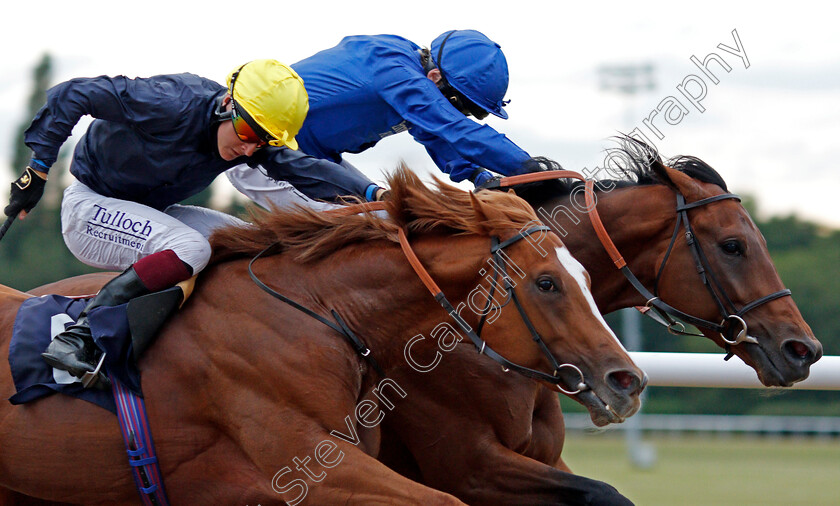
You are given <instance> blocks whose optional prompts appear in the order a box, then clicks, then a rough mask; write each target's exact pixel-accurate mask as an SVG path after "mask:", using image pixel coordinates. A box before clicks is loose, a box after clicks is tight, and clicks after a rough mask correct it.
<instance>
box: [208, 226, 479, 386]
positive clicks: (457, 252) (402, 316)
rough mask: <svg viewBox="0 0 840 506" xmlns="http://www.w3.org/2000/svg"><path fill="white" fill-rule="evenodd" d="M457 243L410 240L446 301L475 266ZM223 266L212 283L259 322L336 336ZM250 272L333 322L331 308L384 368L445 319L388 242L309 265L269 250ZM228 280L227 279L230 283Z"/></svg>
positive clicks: (475, 272)
mask: <svg viewBox="0 0 840 506" xmlns="http://www.w3.org/2000/svg"><path fill="white" fill-rule="evenodd" d="M465 241H468V239H467V238H458V237H451V238H448V240H447V241H445V242H441V241H437V242H436V241H433V240H424V239H419V240H416V241H415V240H414V239H412V244H413V245H414V249H415V251H416V253H417V255H418V256H419V258H420V259H421V262H423V264H424V265H425V266H426V268H427V269H428V271H429V273H430V274H431V276H432V278H433V279H435V281H437V282H438V283H439V285H440V287H441V288H442V289H443V290H444V291H446V292H447V293H446V294H447V296H450V293H453V295H452V296H453V297H455V298H454V299H453V300H460V298H462V297H464V294H463V293H458V292H459V291H462V290H456V289H454V287H457V286H459V285H461V284H464V285H466V283H464V282H463V281H464V280H465V279H466V277H471V278H475V277H477V276H478V270H479V269H480V266H479V265H478V262H477V261H476V262H473V263H475V264H476V265H473V266H469V267H465V265H466V263H465V262H464V261H463V258H462V255H464V253H463V251H464V250H463V248H459V247H457V246H456V245H458V244H464V242H465ZM435 243H436V244H438V245H435ZM485 243H486V246H487V251H488V253H489V240H487V241H482V245H485ZM239 263H242V264H244V263H245V261H239ZM260 264H262V265H260ZM227 270H228V269H214V272H213V273H212V276H213V277H214V281H215V285H216V289H217V290H227V291H232V290H233V288H232V287H233V286H234V285H235V291H237V292H242V293H244V294H245V296H247V297H244V298H246V299H247V298H250V299H252V302H251V303H250V304H253V305H256V306H257V307H259V308H262V309H259V310H257V312H258V313H259V314H255V315H254V318H259V319H261V320H264V326H265V327H270V328H278V329H288V328H289V327H290V326H295V327H300V326H305V327H306V328H307V329H308V332H310V333H311V335H312V336H313V337H315V336H316V335H317V336H319V338H320V336H327V338H328V339H329V340H332V341H335V342H338V341H340V340H342V339H343V338H342V337H341V336H339V335H337V334H336V332H335V331H334V330H332V329H330V328H328V327H327V326H326V325H324V324H323V323H321V322H318V321H316V320H315V319H314V318H312V317H311V316H308V315H306V314H304V313H303V312H299V311H296V310H293V309H291V306H288V305H287V304H285V303H284V302H282V301H280V300H277V299H272V298H268V297H267V296H266V295H265V294H263V292H262V291H261V290H260V289H259V288H258V287H257V286H256V285H255V284H254V283H252V282H251V280H250V279H248V274H247V272H245V271H244V267H243V268H239V267H236V268H235V269H234V270H232V271H229V272H227V273H225V272H222V271H227ZM255 270H256V273H257V275H258V277H260V279H262V280H263V281H264V282H265V283H266V284H267V285H269V286H271V287H273V288H274V289H275V290H277V291H278V292H281V293H282V294H283V295H285V296H286V297H288V298H290V299H292V300H294V301H295V302H297V303H299V304H301V305H303V306H304V307H307V308H309V309H311V310H313V311H315V312H316V313H318V314H320V315H321V316H323V317H325V318H326V319H328V320H330V321H334V319H333V317H332V315H331V311H332V310H335V312H336V313H337V314H338V315H339V316H340V317H341V318H342V319H343V320H344V322H346V324H347V326H348V327H349V328H350V329H351V330H352V331H353V333H354V334H356V335H357V336H358V338H359V339H361V340H362V341H363V342H364V344H365V345H366V346H368V347H369V348H370V349H371V350H372V352H373V354H374V357H375V359H376V360H377V362H378V363H379V364H380V365H381V366H382V367H383V368H386V369H387V368H389V367H391V366H394V365H405V358H404V347H405V345H406V343H407V341H408V340H409V339H410V338H411V337H413V336H416V335H418V334H421V333H424V334H426V335H428V334H429V331H430V330H431V329H432V328H434V327H435V325H436V324H437V323H439V322H440V321H443V320H446V319H447V318H448V316H447V314H446V313H445V312H444V311H443V310H442V308H441V307H440V305H439V304H438V303H437V302H436V301H435V299H434V297H433V295H432V294H431V293H430V292H429V290H427V289H426V288H425V287H424V285H423V284H422V283H421V282H420V280H419V278H418V276H417V274H416V273H415V272H414V271H413V270H412V268H411V266H410V264H409V262H408V260H407V259H406V258H405V256H404V254H403V253H402V251H401V250H400V248H399V246H397V245H395V244H393V243H391V244H386V243H384V242H376V243H368V244H360V245H355V246H350V247H348V248H347V249H346V250H344V251H340V252H337V253H335V254H333V255H331V256H330V257H329V258H327V259H326V260H324V261H321V262H318V263H315V264H303V265H302V264H299V263H296V262H294V261H292V260H290V259H288V258H283V255H277V256H272V257H267V258H265V259H261V260H260V261H259V262H257V265H256V267H255ZM232 274H233V275H234V276H233V277H231V275H232ZM228 282H229V283H232V284H231V285H230V287H228ZM205 290H206V288H205ZM255 296H256V297H255ZM235 298H237V299H243V295H242V294H241V293H240V294H239V295H238V296H235ZM237 304H239V302H237ZM272 313H277V314H276V315H275V314H272ZM278 332H279V333H280V334H282V333H283V331H282V330H278Z"/></svg>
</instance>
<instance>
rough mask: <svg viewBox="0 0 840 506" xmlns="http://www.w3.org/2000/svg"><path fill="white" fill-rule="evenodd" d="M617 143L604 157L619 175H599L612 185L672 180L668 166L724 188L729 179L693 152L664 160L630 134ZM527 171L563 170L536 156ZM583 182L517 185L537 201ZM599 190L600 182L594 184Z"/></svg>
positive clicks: (518, 191) (522, 194)
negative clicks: (669, 177) (690, 154)
mask: <svg viewBox="0 0 840 506" xmlns="http://www.w3.org/2000/svg"><path fill="white" fill-rule="evenodd" d="M615 141H616V142H617V144H618V147H614V148H610V149H608V150H607V156H606V157H605V159H606V161H607V163H606V167H604V169H606V171H607V173H608V174H610V176H612V177H616V178H617V179H599V180H600V181H602V182H603V183H605V184H607V183H608V186H609V187H611V188H612V187H613V185H615V186H616V187H619V188H622V187H627V186H643V185H652V184H666V185H667V184H671V183H670V180H669V179H668V176H667V174H666V171H665V167H670V168H672V169H675V170H678V171H680V172H683V173H684V174H686V175H688V176H690V177H692V178H694V179H697V180H698V181H701V182H704V183H711V184H715V185H718V186H720V187H721V189H723V190H724V191H729V190H728V189H727V188H726V182H725V181H724V180H723V178H722V177H721V176H720V174H718V173H717V171H716V170H715V169H713V168H712V167H711V166H710V165H709V164H708V163H706V162H704V161H703V160H701V159H699V158H697V157H694V156H685V155H681V156H676V157H673V158H668V159H666V160H665V161H664V162H663V160H662V158H661V157H660V156H659V153H658V152H657V151H656V149H655V148H653V147H651V146H650V145H648V144H646V143H645V142H642V141H640V140H638V139H636V138H633V137H630V136H626V135H625V136H619V137H616V138H615ZM524 169H525V171H526V172H539V171H545V170H562V167H561V166H560V164H559V163H557V162H555V161H554V160H551V159H549V158H545V157H535V158H531V159H529V160H527V161H526V162H525V164H524ZM581 184H582V183H581V182H579V181H576V180H568V179H553V180H549V181H540V182H536V183H525V184H521V185H516V186H515V187H514V189H515V191H516V194H517V195H519V196H520V197H522V198H524V199H525V200H527V201H528V202H530V203H531V204H532V205H537V204H540V203H542V202H545V201H546V200H548V199H550V198H554V197H558V196H563V195H569V194H570V193H571V192H572V191H573V190H574V189H575V188H576V187H578V186H579V185H581ZM595 189H596V191H598V189H599V188H598V186H597V185H596V187H595Z"/></svg>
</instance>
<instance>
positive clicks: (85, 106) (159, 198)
mask: <svg viewBox="0 0 840 506" xmlns="http://www.w3.org/2000/svg"><path fill="white" fill-rule="evenodd" d="M227 84H228V86H227V87H224V86H222V85H220V84H218V83H216V82H214V81H211V80H209V79H205V78H202V77H199V76H196V75H193V74H174V75H161V76H155V77H150V78H137V79H129V78H127V77H124V76H118V77H107V76H100V77H95V78H79V79H72V80H70V81H67V82H64V83H62V84H59V85H57V86H55V87H54V88H52V89H50V90H49V91H48V93H47V103H46V105H45V106H44V107H43V108H42V109H41V110H40V111H39V112H38V114H37V115H36V116H35V119H34V120H33V121H32V124H31V125H30V127H29V128H28V129H27V130H26V133H25V137H24V140H25V142H26V145H27V146H29V147H30V148H31V149H32V150H33V159H32V161H31V162H30V165H29V166H28V167H27V168H26V170H25V171H24V173H23V174H22V175H21V177H20V178H19V179H18V180H16V181H15V182H13V183H12V189H11V199H10V203H9V205H8V206H7V207H6V208H5V210H4V211H5V214H6V215H7V216H19V217H20V218H24V217H25V216H26V213H28V212H29V211H31V210H32V208H33V207H34V206H35V205H36V204H37V202H38V200H40V198H41V195H42V194H43V190H44V185H45V183H46V179H47V173H48V171H49V168H50V166H51V165H52V164H53V163H54V162H55V160H56V158H57V156H58V151H59V148H60V147H61V145H62V144H63V143H64V142H65V141H66V140H67V138H68V137H69V136H70V134H71V131H72V129H73V127H74V125H76V123H77V122H78V121H79V119H80V118H81V117H82V116H84V115H86V114H89V115H91V116H93V117H94V118H95V120H94V121H93V122H92V123H91V125H90V127H89V128H88V129H87V132H86V133H85V135H84V136H83V137H82V139H81V140H80V141H79V143H78V145H77V146H76V149H75V152H74V154H73V161H72V165H71V167H70V172H71V173H72V174H73V175H74V176H75V177H76V181H74V182H73V183H72V184H71V185H70V186H69V187H68V188H67V190H66V191H65V192H64V198H63V200H62V205H61V223H62V235H63V237H64V241H65V243H66V244H67V246H68V248H69V249H70V251H71V252H72V253H73V254H74V255H75V256H76V257H77V258H78V259H79V260H81V261H82V262H84V263H86V264H88V265H92V266H95V267H99V268H103V269H110V270H122V271H123V272H122V274H120V275H119V276H117V277H116V278H114V279H112V280H111V281H110V282H108V283H107V284H106V285H105V286H104V287H103V288H102V290H101V291H100V292H99V294H98V295H96V297H95V298H94V299H93V300H92V301H91V302H90V304H89V305H88V306H87V307H86V308H85V311H84V312H83V313H82V315H81V316H80V318H79V320H78V321H77V322H76V323H75V324H74V325H72V326H70V327H69V328H67V329H66V330H65V331H64V332H63V333H61V334H60V335H58V336H57V337H56V338H55V339H54V340H53V341H52V343H51V344H50V346H49V347H48V348H47V350H46V351H45V352H44V354H43V357H44V359H45V360H46V362H47V363H48V364H49V365H51V366H52V367H55V368H57V369H63V370H67V371H69V372H70V373H72V374H73V375H75V376H77V377H83V376H84V375H85V373H88V376H90V373H92V372H93V371H95V370H96V369H97V365H98V364H101V360H102V357H101V353H100V352H99V351H98V349H97V348H96V346H95V345H94V343H93V340H92V337H91V331H90V327H89V326H88V322H87V317H86V315H87V313H88V312H89V311H90V310H91V309H93V308H95V307H99V306H116V305H119V304H123V303H126V302H128V301H129V300H131V299H132V298H135V297H138V296H141V295H145V294H148V293H151V292H156V291H160V290H164V289H167V288H169V287H172V286H174V285H175V284H177V283H179V282H181V281H184V280H187V279H189V278H190V277H192V276H194V275H195V274H197V273H198V272H199V271H201V270H202V269H203V268H204V267H205V266H206V265H207V263H208V261H209V259H210V253H211V251H210V244H209V242H208V240H207V238H208V237H209V235H210V234H211V233H212V231H213V230H214V229H216V228H218V227H220V226H224V225H229V224H235V223H242V221H241V220H238V219H237V218H234V217H232V216H229V215H226V214H224V213H220V212H217V211H213V210H210V209H205V208H200V207H195V206H182V205H178V202H180V201H182V200H184V199H186V198H188V197H190V196H192V195H194V194H196V193H198V192H200V191H201V190H203V189H204V188H206V187H207V186H208V185H209V184H210V183H211V182H212V181H213V179H214V178H215V177H216V176H217V175H219V174H221V173H222V172H224V171H226V170H227V169H229V168H231V167H233V166H236V165H240V164H246V165H245V167H247V169H248V170H252V171H255V169H254V168H255V167H260V168H261V170H264V171H266V173H267V174H269V175H270V176H271V177H272V178H274V179H277V180H284V181H288V182H289V183H291V184H292V185H293V186H294V187H295V188H296V190H295V191H296V192H297V196H298V199H297V200H298V202H302V203H304V204H306V201H309V202H314V201H313V200H310V199H335V198H336V197H338V196H343V195H357V196H364V195H367V196H368V197H369V198H370V199H374V198H377V197H380V196H381V195H382V194H383V192H384V189H382V188H379V187H378V186H376V185H375V184H373V183H372V182H371V181H370V180H369V179H368V178H367V177H365V176H363V175H362V174H361V173H358V172H357V171H351V170H348V169H346V168H345V167H342V166H340V165H337V164H334V163H332V162H329V161H327V160H323V159H318V158H314V157H312V156H308V155H306V154H304V153H302V152H300V151H297V147H298V146H297V142H296V141H295V136H296V135H297V134H298V131H299V130H300V127H301V124H302V123H303V121H304V118H305V117H306V114H307V110H308V97H307V94H306V90H305V89H304V86H303V82H302V80H301V78H300V77H299V76H298V75H297V73H295V72H294V70H292V69H291V68H289V67H288V66H286V65H283V64H281V63H280V62H278V61H276V60H255V61H252V62H249V63H247V64H245V65H243V66H240V67H238V68H236V69H234V71H233V72H231V73H230V75H229V76H228V79H227ZM298 190H299V191H298ZM94 382H95V380H93V381H91V382H90V383H89V384H93V383H94ZM87 384H88V383H86V386H87Z"/></svg>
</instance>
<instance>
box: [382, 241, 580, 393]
mask: <svg viewBox="0 0 840 506" xmlns="http://www.w3.org/2000/svg"><path fill="white" fill-rule="evenodd" d="M550 230H551V229H549V228H548V227H546V226H542V225H541V226H535V227H531V228H529V229H527V230H525V231H522V232H519V233H518V234H516V235H515V236H513V237H511V238H509V239H507V240H505V241H500V240H499V238H498V237H496V236H494V237H492V238H491V246H490V254H491V255H492V258H493V261H492V262H490V263H491V264H492V265H493V271H494V275H493V285H492V286H491V288H490V292H489V295H488V297H487V304H486V306H485V308H484V311H482V317H481V320H480V322H479V327H478V331H475V330H473V329H472V327H470V325H469V324H468V323H467V322H466V321H465V320H464V319H463V318H462V317H461V315H459V314H458V312H457V311H456V310H455V308H454V307H453V306H452V304H451V303H450V302H449V300H447V298H446V296H445V295H444V294H443V291H442V290H441V289H440V288H439V287H438V286H437V284H436V283H435V281H434V280H433V279H432V278H431V276H430V275H429V273H428V271H426V269H425V267H423V264H421V263H420V260H419V259H418V258H417V255H415V254H414V251H413V250H412V249H411V246H410V245H409V243H408V237H407V236H406V233H405V230H403V229H400V231H399V238H400V246H402V249H403V253H404V254H405V256H406V258H407V259H408V262H409V263H410V264H411V267H412V268H414V272H416V273H417V276H418V277H419V278H420V280H421V281H422V282H423V284H424V285H426V288H427V289H428V290H429V292H431V294H432V295H433V296H434V298H435V300H436V301H438V303H439V304H440V305H441V306H442V307H443V309H444V310H445V311H446V312H447V313H449V316H451V317H452V319H453V320H455V322H456V323H457V324H458V326H459V327H461V330H463V331H464V333H465V334H467V337H469V338H470V340H471V341H472V342H473V344H474V345H475V347H476V349H477V350H478V353H479V354H484V355H487V356H488V357H490V358H491V359H493V360H495V361H496V362H498V363H499V364H500V365H501V366H502V370H503V371H505V372H507V371H514V372H517V373H519V374H521V375H523V376H525V377H526V378H531V379H535V380H540V381H545V382H546V383H550V384H552V385H555V386H556V388H557V389H558V390H559V391H561V392H563V393H564V394H566V395H576V394H579V393H581V392H583V391H585V390H589V386H588V385H587V384H586V381H585V379H584V376H583V372H581V370H580V369H579V368H578V367H577V366H576V365H574V364H571V363H566V364H561V363H560V362H558V360H557V358H556V357H555V356H554V354H553V353H551V350H549V349H548V346H547V345H546V344H545V341H543V339H542V337H541V336H540V334H539V332H538V331H537V329H536V328H535V327H534V324H533V323H532V322H531V319H530V318H529V317H528V314H527V313H526V312H525V308H523V307H522V303H521V302H520V301H519V297H518V296H517V295H516V290H515V289H514V283H513V281H512V280H511V278H510V276H508V273H507V262H506V261H505V254H504V252H503V250H504V248H506V247H508V246H510V245H511V244H514V243H516V242H518V241H519V240H521V239H524V238H526V237H528V236H530V235H531V234H533V233H536V232H542V233H544V232H549V231H550ZM500 276H501V278H502V288H504V290H505V291H506V292H507V294H508V297H509V298H510V300H512V301H513V303H514V305H515V306H516V309H517V311H519V316H520V317H521V318H522V321H523V323H525V326H526V327H527V328H528V331H529V332H530V333H531V338H532V339H533V340H534V342H536V343H537V344H538V345H539V347H540V350H541V351H542V353H543V355H545V356H546V358H548V361H549V362H550V363H551V365H552V367H554V372H553V373H552V374H547V373H544V372H542V371H537V370H535V369H530V368H528V367H525V366H522V365H519V364H515V363H513V362H511V361H509V360H508V359H506V358H505V357H503V356H502V355H500V354H499V353H497V352H496V351H495V350H493V348H491V347H490V346H488V345H487V342H486V341H484V340H483V339H481V336H480V333H481V327H482V326H483V325H484V321H485V317H486V315H487V313H488V312H489V310H490V305H491V303H492V301H493V294H494V293H495V290H496V286H497V285H498V280H499V277H500ZM563 369H571V370H572V371H573V372H575V373H576V374H577V375H578V376H579V377H580V381H579V382H577V383H576V384H575V385H574V387H573V389H571V390H568V389H565V388H563V387H562V386H560V382H561V381H562V378H561V377H560V371H561V370H563Z"/></svg>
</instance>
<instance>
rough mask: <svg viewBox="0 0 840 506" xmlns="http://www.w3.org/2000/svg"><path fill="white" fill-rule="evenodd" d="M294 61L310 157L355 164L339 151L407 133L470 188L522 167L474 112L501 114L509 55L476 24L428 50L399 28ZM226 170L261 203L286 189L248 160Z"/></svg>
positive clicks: (304, 145) (518, 156) (516, 151)
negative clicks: (304, 101)
mask: <svg viewBox="0 0 840 506" xmlns="http://www.w3.org/2000/svg"><path fill="white" fill-rule="evenodd" d="M292 68H294V69H295V71H297V72H298V74H299V75H300V76H301V77H302V78H303V81H304V85H305V86H306V90H307V92H308V93H309V115H308V116H307V118H306V121H305V122H304V124H303V128H302V129H301V131H300V133H299V134H298V137H297V139H298V142H299V144H300V149H301V151H303V152H304V153H307V154H309V155H312V156H315V157H318V158H324V159H327V160H331V161H333V162H336V163H340V164H342V165H344V166H346V167H348V168H352V166H351V165H350V164H349V163H347V162H346V161H344V160H342V157H341V155H342V153H359V152H361V151H364V150H366V149H368V148H370V147H372V146H373V145H375V144H376V143H377V142H379V140H381V139H383V138H384V137H387V136H389V135H393V134H395V133H399V132H403V131H407V132H408V133H410V134H411V135H412V136H413V137H414V138H415V139H416V140H417V141H418V142H420V143H421V144H423V146H425V147H426V150H427V151H428V153H429V155H430V156H431V158H432V160H434V162H435V164H436V165H437V166H438V167H439V168H440V170H442V171H443V172H445V173H447V174H449V177H450V178H451V179H452V180H453V181H463V180H467V179H469V180H470V181H472V182H473V183H474V184H475V185H476V186H478V185H481V184H482V183H485V182H486V181H488V180H489V179H491V178H492V177H493V173H492V172H495V173H498V174H502V175H506V176H511V175H516V174H520V173H522V172H523V171H524V170H523V168H522V163H523V162H524V161H525V160H527V159H529V158H530V156H529V155H528V153H526V152H525V151H524V150H522V149H521V148H519V147H518V146H517V145H516V144H514V143H513V142H511V141H510V140H509V139H508V138H507V137H505V136H504V135H503V134H500V133H499V132H497V131H496V130H494V129H493V128H492V127H490V126H488V125H486V124H481V123H478V122H476V121H474V120H473V119H471V118H470V117H472V118H475V119H477V120H481V119H484V118H485V117H487V115H488V114H493V115H495V116H498V117H500V118H503V119H506V118H507V113H506V112H505V110H504V109H503V106H504V105H505V104H506V101H505V100H504V96H505V92H506V91H507V86H508V67H507V61H506V60H505V56H504V54H503V53H502V50H501V48H500V47H499V45H498V44H496V43H495V42H493V41H491V40H490V39H488V38H487V37H486V36H485V35H483V34H482V33H480V32H477V31H475V30H452V31H449V32H446V33H443V34H441V35H440V36H439V37H437V38H436V39H435V40H434V41H433V42H432V46H431V49H421V48H420V46H418V45H417V44H414V43H413V42H411V41H409V40H406V39H404V38H402V37H398V36H396V35H371V36H365V35H360V36H351V37H345V38H344V39H343V40H342V41H341V42H340V43H339V44H338V45H337V46H335V47H333V48H330V49H327V50H324V51H321V52H319V53H317V54H315V55H313V56H311V57H309V58H306V59H305V60H302V61H300V62H298V63H296V64H294V65H292ZM488 169H489V170H488ZM490 171H492V172H490ZM227 174H228V177H229V178H230V180H231V182H232V183H233V185H234V186H236V187H237V189H239V190H240V191H241V192H243V193H244V194H246V195H248V196H249V197H250V198H252V199H253V200H255V201H257V202H259V203H262V204H264V205H266V207H267V205H268V203H269V202H272V201H275V200H276V195H279V194H281V193H282V189H281V188H280V189H279V188H278V187H277V183H276V182H274V181H272V180H271V178H269V177H265V176H262V177H261V174H259V173H258V172H255V171H248V170H247V167H244V166H243V167H238V168H234V169H231V170H229V171H228V173H227ZM281 186H282V184H281ZM272 194H274V195H272Z"/></svg>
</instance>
